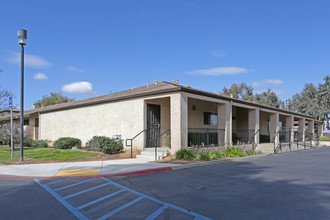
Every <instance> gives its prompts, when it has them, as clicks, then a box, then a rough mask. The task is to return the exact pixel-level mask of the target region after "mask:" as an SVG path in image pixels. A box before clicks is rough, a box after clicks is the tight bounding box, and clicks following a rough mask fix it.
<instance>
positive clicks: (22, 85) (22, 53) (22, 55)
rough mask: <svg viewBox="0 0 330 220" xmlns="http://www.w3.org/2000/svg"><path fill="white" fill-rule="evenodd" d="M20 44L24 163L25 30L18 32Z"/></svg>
mask: <svg viewBox="0 0 330 220" xmlns="http://www.w3.org/2000/svg"><path fill="white" fill-rule="evenodd" d="M17 37H18V39H19V41H18V44H19V45H21V112H20V113H21V117H20V125H21V131H20V134H21V136H20V154H21V162H22V161H23V141H24V130H23V129H24V128H23V125H24V45H26V39H27V31H26V30H24V29H18V30H17Z"/></svg>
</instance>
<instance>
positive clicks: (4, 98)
mask: <svg viewBox="0 0 330 220" xmlns="http://www.w3.org/2000/svg"><path fill="white" fill-rule="evenodd" d="M10 96H13V94H12V93H11V92H9V91H8V90H6V89H1V86H0V110H1V109H7V108H8V107H9V106H8V98H9V97H10Z"/></svg>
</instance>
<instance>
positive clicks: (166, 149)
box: [143, 147, 171, 152]
mask: <svg viewBox="0 0 330 220" xmlns="http://www.w3.org/2000/svg"><path fill="white" fill-rule="evenodd" d="M170 150H171V149H170V148H169V147H157V152H170ZM143 151H153V152H155V148H154V147H148V148H144V149H143Z"/></svg>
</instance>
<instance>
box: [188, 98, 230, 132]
mask: <svg viewBox="0 0 330 220" xmlns="http://www.w3.org/2000/svg"><path fill="white" fill-rule="evenodd" d="M193 106H195V110H193ZM204 112H211V113H216V114H217V113H218V106H217V103H214V102H207V101H202V100H198V99H192V98H188V127H189V128H215V129H217V128H218V125H204ZM218 117H225V116H224V115H218Z"/></svg>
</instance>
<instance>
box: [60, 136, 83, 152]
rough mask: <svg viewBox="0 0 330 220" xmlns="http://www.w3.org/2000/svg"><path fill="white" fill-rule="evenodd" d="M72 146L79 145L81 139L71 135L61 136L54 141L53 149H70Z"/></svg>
mask: <svg viewBox="0 0 330 220" xmlns="http://www.w3.org/2000/svg"><path fill="white" fill-rule="evenodd" d="M72 147H81V140H80V139H78V138H72V137H62V138H59V139H57V140H56V141H55V143H54V148H55V149H71V148H72Z"/></svg>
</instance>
